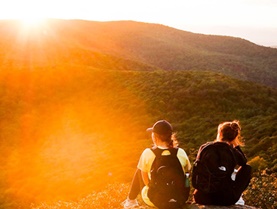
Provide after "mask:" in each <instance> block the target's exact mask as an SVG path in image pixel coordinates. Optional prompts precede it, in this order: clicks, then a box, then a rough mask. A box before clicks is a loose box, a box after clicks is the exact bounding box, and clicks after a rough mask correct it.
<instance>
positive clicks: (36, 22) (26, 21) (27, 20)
mask: <svg viewBox="0 0 277 209" xmlns="http://www.w3.org/2000/svg"><path fill="white" fill-rule="evenodd" d="M19 20H20V22H21V23H22V24H23V26H24V27H27V28H34V27H39V26H41V25H43V23H44V22H45V18H38V17H30V16H29V17H22V18H20V19H19Z"/></svg>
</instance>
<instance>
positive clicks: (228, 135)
mask: <svg viewBox="0 0 277 209" xmlns="http://www.w3.org/2000/svg"><path fill="white" fill-rule="evenodd" d="M240 132H241V127H240V124H239V121H238V120H233V121H232V122H223V123H221V124H219V125H218V129H217V141H225V142H233V141H234V140H235V144H238V145H240V146H243V145H244V143H243V141H242V137H241V135H240Z"/></svg>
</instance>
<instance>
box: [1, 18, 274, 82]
mask: <svg viewBox="0 0 277 209" xmlns="http://www.w3.org/2000/svg"><path fill="white" fill-rule="evenodd" d="M0 26H1V27H0V32H1V34H2V36H1V39H0V45H1V46H2V47H1V51H0V55H1V58H2V61H1V60H0V61H1V62H2V63H3V64H4V65H5V66H10V64H11V63H12V62H14V61H15V60H17V61H18V59H19V58H18V57H20V59H21V61H22V57H21V55H20V54H18V52H17V53H14V52H15V51H14V50H15V49H18V48H19V49H21V50H23V51H24V53H25V58H26V59H27V60H29V58H30V57H33V59H32V60H33V63H32V64H33V65H39V66H40V67H42V66H45V65H47V66H49V65H50V64H52V66H55V65H63V64H64V63H73V64H75V65H86V66H91V67H96V68H101V69H103V68H117V65H119V67H118V68H120V63H122V62H126V65H125V70H126V69H131V68H133V69H138V70H143V69H144V68H146V69H148V70H153V69H157V68H160V69H164V70H209V71H216V72H221V73H224V74H226V75H229V76H232V77H235V78H239V79H244V80H251V81H255V82H258V83H261V84H265V85H269V86H273V87H276V86H277V49H274V48H269V47H263V46H258V45H256V44H254V43H251V42H249V41H247V40H243V39H240V38H234V37H228V36H215V35H202V34H195V33H191V32H186V31H182V30H177V29H174V28H170V27H167V26H163V25H158V24H149V23H141V22H133V21H115V22H95V21H81V20H49V21H48V22H47V24H45V25H44V26H43V27H42V28H40V29H39V30H38V31H37V32H36V34H26V33H25V34H24V33H23V32H22V31H21V32H20V30H21V29H22V28H21V27H20V26H19V24H18V23H16V22H14V23H13V24H11V23H10V22H7V21H1V22H0ZM18 28H19V29H18ZM20 36H21V37H20ZM22 36H23V38H22ZM24 36H25V37H24ZM30 38H31V39H32V40H36V42H35V43H34V42H32V43H30V42H29V41H28V40H29V39H30ZM20 41H21V43H20ZM22 41H25V43H24V44H22ZM41 46H45V47H43V48H44V49H43V51H41V49H40V47H41ZM34 48H35V49H36V52H35V53H34ZM31 49H32V52H30V54H28V53H27V54H26V52H28V51H29V50H31ZM16 51H17V50H16ZM6 54H10V56H9V57H5V58H3V57H4V55H6ZM95 54H96V55H97V56H102V57H105V59H102V61H99V60H98V61H96V60H95V59H94V57H95ZM34 57H36V58H35V59H34ZM73 57H74V58H73ZM107 60H108V62H109V63H111V64H110V65H108V66H105V64H103V63H105V62H107ZM23 62H26V60H25V61H24V60H23ZM128 62H129V63H130V62H131V66H132V67H128ZM24 64H27V65H30V63H24ZM135 65H136V67H134V66H135ZM141 65H142V66H141ZM126 66H127V67H126ZM121 68H122V67H121Z"/></svg>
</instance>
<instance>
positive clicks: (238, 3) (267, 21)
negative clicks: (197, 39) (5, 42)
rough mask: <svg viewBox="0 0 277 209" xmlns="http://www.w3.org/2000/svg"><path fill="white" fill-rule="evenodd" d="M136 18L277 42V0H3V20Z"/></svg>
mask: <svg viewBox="0 0 277 209" xmlns="http://www.w3.org/2000/svg"><path fill="white" fill-rule="evenodd" d="M14 18H20V19H28V20H31V19H32V20H34V19H37V18H62V19H86V20H96V21H112V20H135V21H141V22H149V23H159V24H163V25H168V26H171V27H174V28H178V29H182V30H186V31H191V32H197V33H205V34H218V35H230V36H235V37H241V38H245V39H247V40H250V41H252V42H255V43H258V44H262V45H277V39H276V38H275V37H277V1H276V0H209V1H207V0H172V1H168V0H98V1H95V0H0V19H14Z"/></svg>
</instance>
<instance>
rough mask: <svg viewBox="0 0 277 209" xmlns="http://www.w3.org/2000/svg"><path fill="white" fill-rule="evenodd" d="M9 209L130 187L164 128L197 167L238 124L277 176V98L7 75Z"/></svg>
mask: <svg viewBox="0 0 277 209" xmlns="http://www.w3.org/2000/svg"><path fill="white" fill-rule="evenodd" d="M0 85H1V88H0V115H1V119H0V123H1V126H0V149H1V153H2V155H1V157H0V166H1V170H2V172H1V178H0V184H1V188H0V190H1V191H0V193H1V197H0V198H1V199H0V201H1V204H2V207H5V208H8V207H11V208H12V207H15V208H16V207H17V206H18V205H21V206H22V207H23V206H24V205H28V204H29V203H30V202H35V203H39V202H41V201H47V200H48V201H53V200H66V199H70V200H73V199H75V198H79V197H82V196H84V195H87V194H89V193H90V192H92V191H98V190H99V189H100V188H103V187H104V186H106V185H107V184H108V183H110V182H115V181H118V182H125V183H126V182H129V181H130V180H131V178H132V175H133V172H134V169H135V167H136V163H137V160H138V157H139V156H140V154H141V152H142V150H143V149H144V148H145V147H147V146H151V140H150V136H149V135H148V134H147V133H146V131H145V130H146V128H148V127H149V126H152V124H153V123H154V122H155V121H156V120H158V119H167V120H169V121H170V122H171V123H172V124H173V126H174V129H175V131H176V132H177V135H178V138H179V140H180V142H181V143H180V144H181V147H183V148H184V149H185V150H186V151H187V153H188V154H189V156H190V159H191V161H194V159H195V154H196V151H197V149H198V147H199V145H200V144H202V143H204V142H206V141H209V140H213V139H214V138H215V137H216V129H217V125H218V124H219V123H220V122H223V121H226V120H233V119H238V120H240V121H241V125H242V135H243V136H244V138H245V142H246V146H245V147H244V150H245V152H246V153H247V155H248V157H249V159H250V160H251V159H254V158H255V157H257V156H259V159H258V160H257V159H256V160H255V162H256V163H257V166H256V167H257V169H260V168H262V169H265V168H269V169H271V171H272V172H276V171H277V168H276V150H277V147H276V146H277V145H276V135H277V131H276V127H277V124H276V121H277V120H276V117H277V115H276V112H277V111H276V110H277V92H276V89H273V88H270V87H264V86H260V85H257V84H254V83H250V82H245V81H240V80H236V79H233V78H230V77H227V76H225V75H223V74H218V73H212V72H197V71H161V70H158V71H117V70H111V71H108V70H95V69H91V68H89V67H88V68H78V67H72V68H55V69H37V70H29V71H28V70H20V69H19V70H15V69H14V70H10V71H3V70H2V71H1V72H0Z"/></svg>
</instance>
